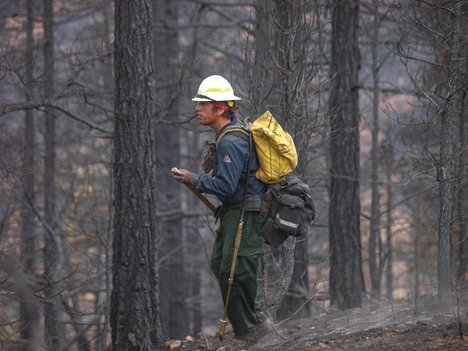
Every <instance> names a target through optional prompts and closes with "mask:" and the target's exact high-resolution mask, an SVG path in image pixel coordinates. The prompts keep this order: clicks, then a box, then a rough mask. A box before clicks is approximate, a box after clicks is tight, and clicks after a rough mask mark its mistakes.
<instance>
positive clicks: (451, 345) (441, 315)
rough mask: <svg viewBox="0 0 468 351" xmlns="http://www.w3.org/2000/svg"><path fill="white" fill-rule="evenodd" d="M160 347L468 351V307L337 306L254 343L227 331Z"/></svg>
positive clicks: (192, 349)
mask: <svg viewBox="0 0 468 351" xmlns="http://www.w3.org/2000/svg"><path fill="white" fill-rule="evenodd" d="M160 350H176V351H178V350H187V351H196V350H198V351H211V350H213V351H235V350H253V351H270V350H271V351H279V350H281V351H318V350H333V351H336V350H346V351H357V350H359V351H364V350H365V351H369V350H379V351H380V350H385V351H396V350H402V351H412V350H414V351H416V350H418V351H425V350H437V351H439V350H441V351H443V350H447V351H448V350H450V351H459V350H467V351H468V306H466V305H464V306H458V307H456V306H455V307H451V308H444V309H441V308H436V307H429V308H427V307H426V308H425V309H424V310H420V311H419V312H418V313H415V310H414V306H411V305H409V304H407V303H400V304H394V305H391V306H381V307H379V308H374V309H372V310H371V309H369V308H360V309H353V310H347V311H336V312H332V313H328V314H323V315H320V316H316V317H313V318H310V319H306V320H295V321H289V322H286V323H283V324H279V325H278V324H277V325H275V328H274V331H273V332H271V333H270V334H268V335H266V336H264V337H263V338H261V339H260V340H258V341H257V342H256V343H254V344H252V345H246V344H245V343H244V342H240V341H237V340H235V339H233V335H232V332H228V333H227V334H226V337H225V338H224V340H223V341H222V342H221V341H220V340H219V339H218V337H216V336H207V335H199V336H197V337H190V336H189V337H187V338H186V339H185V340H169V341H168V342H167V343H166V345H164V347H162V348H161V349H160Z"/></svg>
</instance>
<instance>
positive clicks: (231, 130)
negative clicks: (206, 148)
mask: <svg viewBox="0 0 468 351" xmlns="http://www.w3.org/2000/svg"><path fill="white" fill-rule="evenodd" d="M229 133H238V134H241V135H242V136H243V137H244V138H245V139H246V140H248V138H250V132H249V131H248V130H246V129H245V128H242V127H237V126H231V127H227V128H226V129H225V130H223V132H222V133H221V134H220V135H218V137H217V138H216V144H218V143H219V141H220V140H221V139H222V138H223V137H224V136H225V135H226V134H229Z"/></svg>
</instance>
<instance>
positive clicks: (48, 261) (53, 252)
mask: <svg viewBox="0 0 468 351" xmlns="http://www.w3.org/2000/svg"><path fill="white" fill-rule="evenodd" d="M54 65H55V63H54V8H53V0H44V70H45V73H44V78H45V84H44V96H45V98H50V97H51V96H53V92H54ZM45 111H46V113H45V137H44V140H45V158H44V160H45V166H44V172H45V174H44V222H45V223H46V227H47V228H46V230H45V232H46V233H45V236H44V277H45V280H46V282H45V284H46V289H45V298H46V300H45V308H44V318H45V321H44V328H45V342H46V344H47V345H48V347H49V348H51V349H53V350H59V349H60V348H61V345H62V340H63V335H64V332H63V325H62V324H61V323H62V322H61V316H60V312H59V308H58V306H59V300H58V296H59V291H58V290H57V288H56V286H55V285H56V283H57V281H58V267H59V265H60V247H59V245H60V241H59V238H58V233H57V231H58V230H57V228H58V226H57V213H56V206H57V205H56V179H55V176H56V174H55V161H56V149H55V144H56V135H55V116H54V114H53V110H52V109H51V108H46V110H45Z"/></svg>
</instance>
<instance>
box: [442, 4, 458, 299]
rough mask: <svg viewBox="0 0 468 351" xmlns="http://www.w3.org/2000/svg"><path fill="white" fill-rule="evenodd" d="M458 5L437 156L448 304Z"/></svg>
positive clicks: (443, 290) (443, 288)
mask: <svg viewBox="0 0 468 351" xmlns="http://www.w3.org/2000/svg"><path fill="white" fill-rule="evenodd" d="M461 5H462V2H461V1H458V2H456V3H455V4H453V9H452V13H453V14H454V15H453V16H452V18H450V20H451V21H452V22H451V23H450V34H451V35H450V36H449V41H448V43H447V47H448V48H449V53H448V55H449V62H448V67H447V68H448V72H447V73H448V74H447V91H446V94H447V100H446V104H445V106H444V108H443V111H442V113H441V122H440V158H439V166H438V172H437V180H438V181H439V201H440V209H439V233H438V262H437V263H438V265H437V281H438V296H439V304H441V305H448V304H450V302H451V299H452V296H451V295H452V267H451V256H452V242H451V237H452V225H451V222H452V192H451V179H450V178H451V174H452V171H453V167H452V162H453V160H452V143H453V130H452V129H453V127H452V125H453V120H454V117H455V116H456V99H455V97H456V89H457V83H456V77H457V74H458V72H459V70H458V66H459V54H458V45H459V37H460V20H461Z"/></svg>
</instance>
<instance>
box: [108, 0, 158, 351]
mask: <svg viewBox="0 0 468 351" xmlns="http://www.w3.org/2000/svg"><path fill="white" fill-rule="evenodd" d="M152 24H153V10H152V1H148V0H130V1H127V0H117V1H116V2H115V42H114V49H115V53H114V55H115V57H114V71H115V120H114V123H115V132H114V170H113V173H114V210H115V215H114V234H113V235H114V238H113V239H114V241H113V251H114V256H113V289H112V294H111V318H110V323H111V328H112V349H113V350H115V351H118V350H122V351H123V350H125V351H131V350H146V351H149V350H151V349H152V347H154V346H156V345H158V344H159V343H160V342H161V341H162V328H161V321H160V307H159V275H158V263H157V255H156V252H157V249H158V247H157V239H158V238H157V231H156V202H155V199H156V186H155V174H156V170H155V152H154V140H153V136H152V132H151V119H152V118H153V112H154V111H153V109H154V108H153V105H154V96H153V91H154V74H155V72H154V68H153V62H152V60H153V47H152V34H153V32H152Z"/></svg>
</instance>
